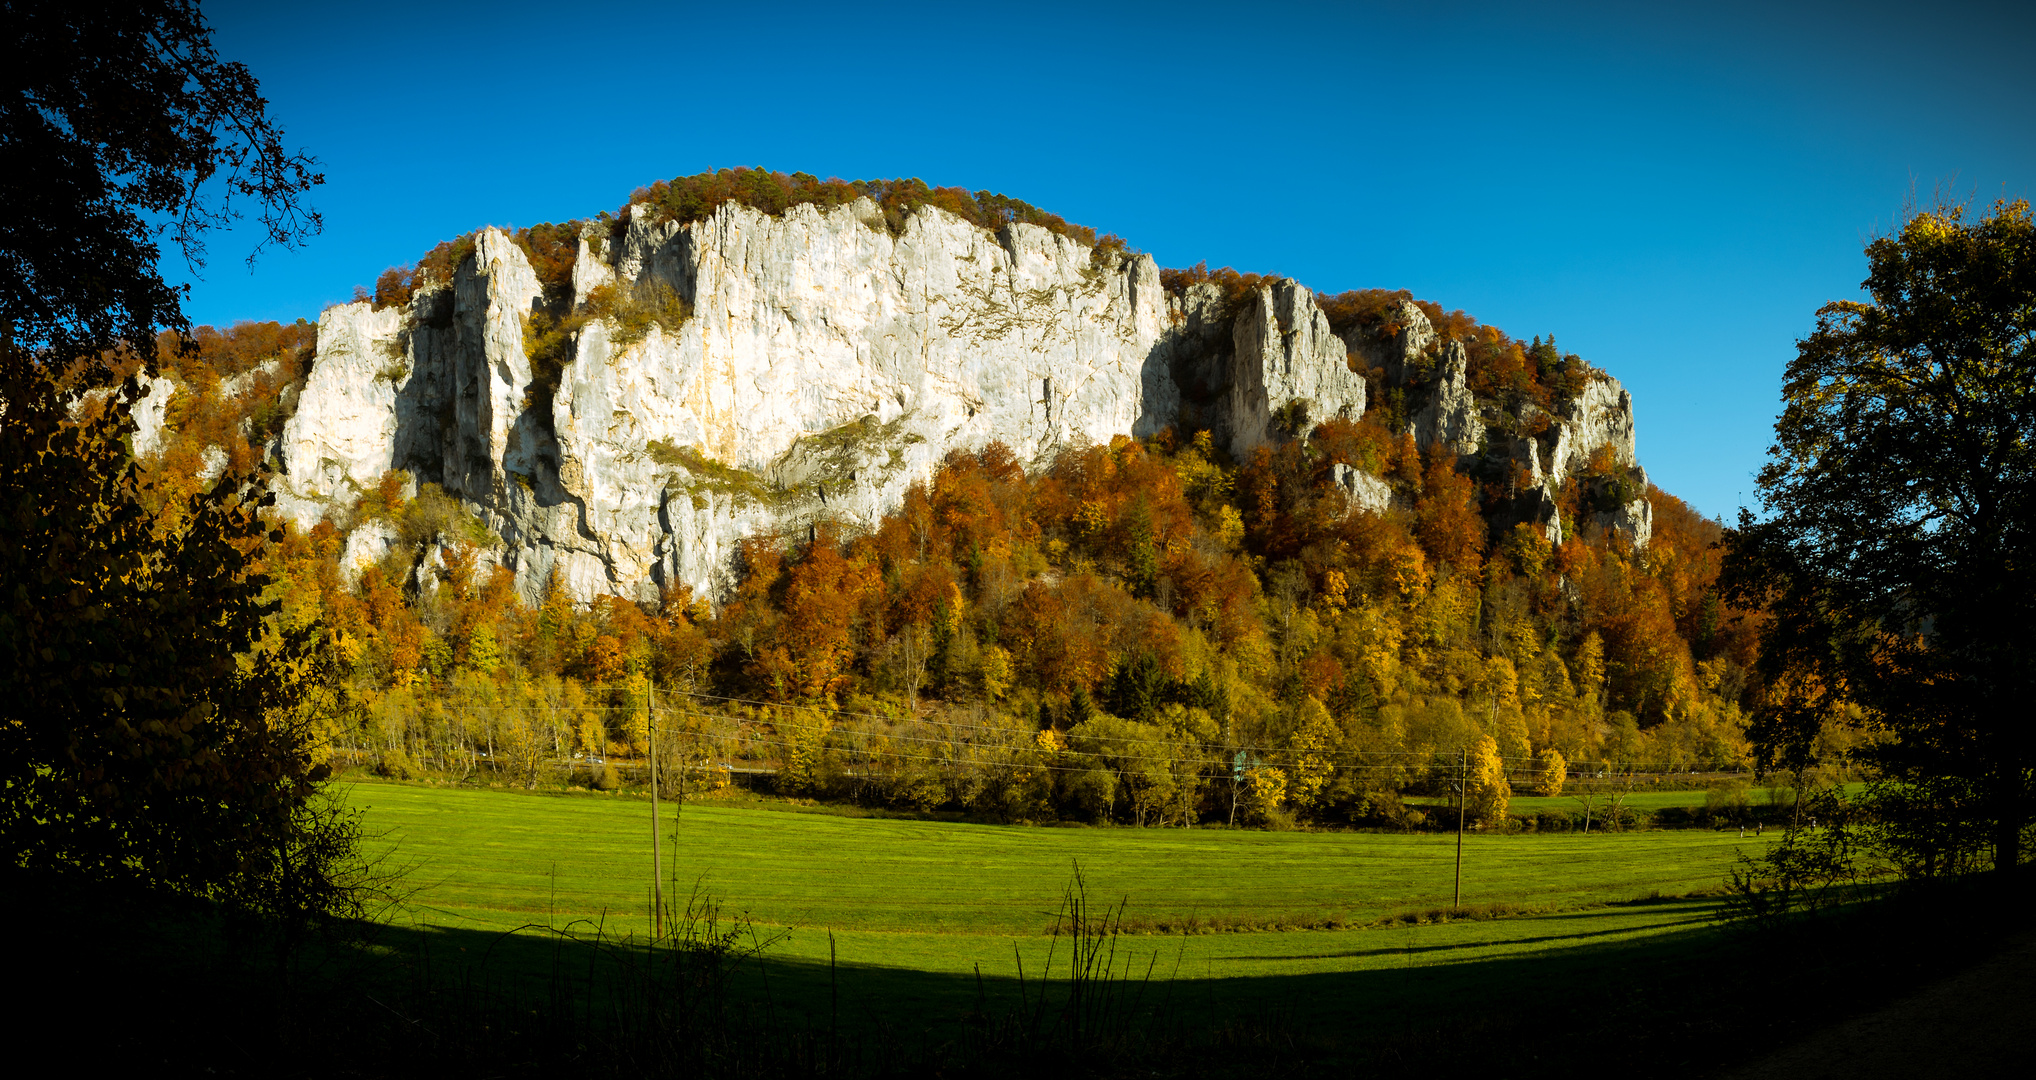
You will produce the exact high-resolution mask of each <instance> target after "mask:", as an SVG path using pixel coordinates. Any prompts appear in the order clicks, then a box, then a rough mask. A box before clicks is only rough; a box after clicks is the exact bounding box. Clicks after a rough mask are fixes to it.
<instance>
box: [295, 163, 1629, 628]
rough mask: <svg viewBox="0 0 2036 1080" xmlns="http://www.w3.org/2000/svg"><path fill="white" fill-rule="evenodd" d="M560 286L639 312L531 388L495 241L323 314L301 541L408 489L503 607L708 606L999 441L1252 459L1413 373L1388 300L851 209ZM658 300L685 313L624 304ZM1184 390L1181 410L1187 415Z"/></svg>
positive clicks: (505, 266) (520, 294) (1472, 430)
mask: <svg viewBox="0 0 2036 1080" xmlns="http://www.w3.org/2000/svg"><path fill="white" fill-rule="evenodd" d="M571 285H572V291H573V294H574V295H573V298H572V300H571V306H573V307H577V305H578V304H580V303H581V302H583V301H585V300H586V299H587V298H588V296H589V294H591V293H593V292H594V290H596V289H602V288H604V287H609V288H610V290H611V291H610V292H609V293H604V294H603V295H607V296H612V297H615V298H620V299H619V301H618V302H621V303H623V304H625V305H628V304H635V305H637V306H636V308H635V309H634V310H633V311H630V312H624V314H625V315H628V316H629V317H602V318H594V319H591V320H589V321H587V322H586V323H585V324H584V325H583V326H582V327H580V328H579V329H578V331H577V333H575V334H574V335H573V336H572V337H571V338H570V340H569V341H568V342H567V344H566V347H565V349H564V352H563V354H562V355H560V356H558V358H557V361H556V363H555V365H554V369H545V366H544V365H542V364H536V363H533V361H532V359H531V357H530V355H529V353H528V352H527V351H526V347H525V346H526V342H525V337H526V332H527V327H528V326H529V319H530V317H531V315H532V313H533V312H534V311H540V310H543V309H544V305H545V304H546V303H547V301H546V299H545V298H544V295H543V290H542V288H541V286H540V284H539V282H538V280H537V277H536V275H535V273H534V272H533V270H532V269H531V266H530V262H529V260H528V259H527V258H526V257H525V256H524V254H523V252H522V250H521V249H520V248H519V247H518V246H517V245H516V243H515V241H514V240H513V239H512V238H511V237H509V236H508V235H506V234H504V233H502V232H499V231H497V230H494V229H487V230H483V231H482V232H481V233H479V234H478V235H477V236H476V238H475V250H474V255H473V257H472V258H470V259H469V260H467V261H466V262H464V263H463V264H462V265H461V266H460V267H459V268H458V270H457V271H456V273H455V274H454V278H453V280H452V282H451V283H450V284H448V285H442V286H438V287H435V288H428V289H426V290H424V291H421V292H419V293H418V294H417V296H416V297H415V298H414V299H413V300H412V301H411V302H410V303H409V304H408V305H407V306H404V307H400V308H398V307H391V308H386V309H384V310H382V311H375V310H373V309H372V306H371V305H369V304H366V303H360V304H347V305H340V306H336V307H333V308H330V309H328V310H327V311H326V312H325V313H324V314H323V315H322V316H321V317H320V319H319V330H318V358H317V361H316V364H315V366H314V367H313V368H312V370H311V372H310V375H309V377H308V378H307V380H306V381H305V382H304V383H303V384H302V387H301V390H300V391H298V399H297V406H296V412H295V414H294V415H293V416H292V417H291V419H290V420H289V421H288V423H287V424H286V425H285V426H284V429H283V433H282V436H281V438H280V439H279V447H278V456H279V457H280V459H281V469H282V473H283V475H282V477H281V482H280V484H279V491H278V493H277V496H278V497H277V504H278V507H279V508H280V510H281V512H282V513H284V514H286V515H287V516H289V517H292V518H294V519H295V520H296V521H297V522H298V523H299V524H300V525H305V526H308V525H310V524H313V523H315V522H316V521H317V520H318V519H319V518H320V517H321V516H323V515H325V514H328V513H330V512H332V511H333V510H334V509H336V508H338V507H343V506H345V505H347V504H350V503H351V502H352V501H353V500H354V499H355V498H357V497H358V494H359V492H360V491H362V490H365V489H367V488H370V487H372V486H373V485H374V484H375V483H377V482H378V480H379V478H380V477H381V475H382V474H383V473H384V472H386V471H388V470H390V469H402V470H406V471H408V472H409V473H411V474H412V476H413V477H414V478H415V479H417V480H421V481H426V482H432V483H437V484H440V485H442V486H443V487H444V489H445V490H446V491H447V492H448V493H450V494H452V495H454V496H456V497H457V498H459V499H460V500H462V501H463V502H464V503H465V504H466V505H467V506H468V507H469V508H470V509H472V510H473V511H475V512H476V513H478V514H480V515H481V516H482V518H483V519H484V520H485V521H486V522H487V523H488V525H489V526H490V527H491V529H493V530H494V531H495V532H496V533H497V534H499V535H500V537H501V538H502V547H501V548H500V550H499V551H498V552H497V553H496V555H495V557H496V558H499V559H500V561H501V564H502V565H505V566H507V567H510V568H511V569H513V570H514V572H515V574H516V579H517V584H518V588H519V590H520V591H521V592H522V593H523V595H524V596H525V597H526V598H527V599H535V598H537V597H538V596H540V595H541V594H542V593H543V591H544V589H545V588H546V587H547V582H549V581H551V580H552V579H553V578H554V577H555V578H556V580H557V581H558V582H559V583H560V585H561V586H562V587H563V588H564V589H565V590H566V591H567V592H568V593H569V594H570V595H571V596H573V597H574V598H576V599H580V600H585V599H589V598H591V597H593V596H596V595H600V594H604V593H612V594H619V595H624V596H631V597H637V598H645V599H648V598H654V597H656V596H657V595H658V594H659V593H660V592H661V591H662V590H666V589H670V588H673V587H678V586H686V587H690V588H692V589H694V590H695V591H696V592H698V593H702V594H705V595H708V596H719V595H721V594H722V593H723V592H724V591H725V589H726V588H727V587H729V586H730V585H732V584H733V582H734V580H735V576H734V575H735V565H734V558H735V554H736V551H737V548H738V545H739V542H740V541H741V539H742V538H744V537H746V536H751V535H756V534H763V533H772V534H778V535H798V536H803V535H805V533H806V532H807V530H808V529H809V528H811V527H812V526H813V525H814V524H815V523H816V522H818V521H819V520H821V519H823V518H824V519H829V520H834V521H838V522H840V523H842V524H843V525H845V526H846V527H849V528H851V529H852V528H856V527H863V526H869V525H872V524H874V523H875V522H876V521H877V520H878V519H879V518H880V517H881V516H882V515H883V514H884V513H885V512H887V511H889V510H890V509H893V508H895V507H896V506H897V505H898V504H899V502H900V500H901V499H902V498H903V495H904V492H905V490H906V489H907V488H908V487H909V486H910V484H911V483H913V482H914V481H917V480H922V479H925V478H927V477H929V476H930V475H931V474H932V472H933V471H934V470H935V469H936V468H937V467H938V465H939V463H940V461H941V460H942V458H943V457H944V456H945V455H946V454H947V453H948V452H950V451H952V450H958V449H959V450H975V449H979V448H981V447H983V446H985V445H987V444H989V443H991V442H998V441H1001V442H1003V443H1005V444H1006V445H1008V446H1009V447H1010V448H1011V449H1012V450H1013V451H1014V452H1015V453H1016V454H1017V455H1018V457H1019V458H1020V460H1021V461H1023V462H1025V463H1026V464H1027V465H1028V466H1032V467H1038V466H1043V465H1044V464H1046V463H1048V462H1050V461H1051V459H1052V458H1053V456H1054V455H1055V454H1056V453H1057V452H1058V451H1059V450H1060V449H1062V448H1064V447H1068V446H1074V445H1084V444H1088V443H1091V442H1107V441H1108V440H1109V439H1110V438H1111V437H1112V436H1114V435H1120V434H1132V435H1141V436H1142V435H1147V434H1151V433H1153V432H1156V431H1158V430H1159V429H1161V428H1162V427H1165V426H1168V425H1171V424H1175V423H1189V422H1192V423H1197V424H1203V425H1211V426H1214V427H1215V428H1216V429H1217V432H1216V433H1217V436H1218V438H1219V440H1223V443H1224V445H1227V446H1230V447H1231V448H1232V449H1233V450H1234V451H1249V450H1251V449H1253V448H1255V447H1256V446H1258V445H1260V444H1262V443H1264V442H1265V441H1268V440H1270V439H1275V438H1281V437H1285V435H1284V434H1283V433H1281V432H1280V431H1278V430H1277V429H1276V427H1275V426H1274V425H1273V424H1272V418H1273V415H1274V413H1275V412H1277V411H1278V410H1280V409H1281V407H1282V406H1286V405H1288V404H1289V403H1290V402H1293V401H1296V400H1299V401H1303V402H1306V403H1307V410H1308V416H1309V418H1310V419H1311V420H1312V421H1317V422H1319V421H1320V420H1323V419H1326V418H1328V417H1330V416H1334V415H1337V414H1338V413H1343V414H1346V415H1350V416H1353V417H1355V416H1358V415H1361V414H1362V413H1363V411H1364V409H1365V406H1366V384H1365V380H1364V378H1363V377H1362V376H1361V375H1359V374H1357V373H1355V372H1353V371H1352V370H1351V369H1350V365H1349V363H1348V360H1347V357H1348V355H1349V353H1351V352H1352V351H1355V350H1358V349H1359V348H1360V347H1362V348H1363V349H1364V350H1366V352H1365V353H1364V355H1365V357H1366V358H1367V359H1369V360H1371V362H1372V363H1373V364H1374V365H1378V364H1384V365H1385V366H1387V367H1388V368H1389V370H1401V371H1411V370H1413V369H1414V368H1415V367H1417V366H1419V364H1420V363H1427V362H1428V361H1427V359H1426V358H1428V357H1429V356H1431V355H1432V353H1433V352H1434V350H1435V348H1436V345H1437V342H1436V335H1435V333H1434V330H1433V328H1432V327H1431V326H1430V325H1429V324H1428V322H1427V320H1426V319H1425V318H1424V317H1422V315H1421V313H1420V310H1419V309H1418V308H1415V307H1413V306H1412V305H1407V306H1406V308H1405V310H1403V311H1402V312H1400V313H1399V316H1398V317H1397V321H1398V322H1399V323H1400V330H1399V333H1398V334H1397V335H1396V337H1395V338H1394V340H1392V341H1390V342H1386V343H1383V344H1381V343H1376V342H1364V341H1353V340H1346V339H1340V338H1339V337H1338V336H1337V335H1335V334H1334V333H1332V332H1331V330H1330V327H1329V323H1328V320H1327V318H1326V317H1325V316H1324V315H1323V314H1322V312H1321V310H1320V308H1319V306H1318V305H1317V304H1316V303H1315V299H1314V296H1313V294H1312V293H1310V292H1309V291H1308V290H1307V289H1306V288H1303V287H1301V286H1300V285H1298V284H1296V283H1294V282H1291V281H1284V280H1281V281H1275V282H1273V283H1271V284H1269V285H1267V286H1265V287H1262V288H1261V289H1259V290H1258V291H1257V293H1256V294H1255V295H1253V296H1251V297H1249V298H1247V299H1246V301H1245V302H1244V304H1243V305H1242V310H1240V311H1238V312H1236V313H1235V314H1234V315H1233V314H1230V313H1229V312H1228V311H1226V309H1225V306H1224V304H1223V302H1222V299H1221V293H1220V291H1219V290H1217V289H1215V288H1213V287H1211V286H1208V285H1202V286H1197V287H1194V288H1191V289H1189V290H1188V291H1187V292H1186V293H1185V294H1184V295H1181V296H1178V297H1170V296H1169V295H1168V294H1167V293H1166V291H1165V290H1164V289H1163V288H1162V287H1161V285H1160V280H1159V272H1158V268H1157V267H1156V266H1155V265H1154V263H1153V261H1152V260H1151V258H1149V257H1147V256H1143V255H1140V256H1132V257H1122V256H1115V255H1104V256H1100V257H1099V256H1097V255H1095V254H1093V253H1092V251H1091V249H1089V248H1088V247H1086V246H1084V245H1082V244H1079V243H1076V242H1074V241H1071V240H1068V239H1066V238H1064V237H1061V236H1058V235H1056V234H1054V233H1052V232H1049V231H1047V230H1045V229H1042V228H1037V227H1034V226H1030V225H1023V224H1014V225H1010V226H1006V227H1005V228H1002V229H1000V230H997V231H995V232H992V231H990V230H986V229H982V228H978V227H976V226H974V225H971V224H969V223H967V222H965V221H963V220H961V219H959V218H957V217H954V216H952V215H949V214H947V213H945V212H943V211H940V210H936V209H932V208H922V209H920V210H918V211H916V212H914V213H913V214H912V215H911V216H909V217H908V218H907V219H906V220H905V223H904V226H903V228H902V230H901V231H900V232H898V233H895V234H894V233H892V232H891V231H890V229H889V227H888V226H887V225H886V224H885V222H884V220H883V217H882V215H881V213H880V212H879V211H878V208H877V207H876V206H875V204H873V203H871V202H869V201H868V200H861V201H858V202H856V203H854V204H851V205H847V206H841V207H836V208H833V209H830V210H821V209H818V208H816V207H813V206H797V207H793V208H791V209H789V210H787V211H786V212H784V213H783V214H782V215H778V216H771V215H767V214H763V213H761V212H758V211H755V210H751V209H747V208H744V207H741V206H738V205H736V204H734V203H729V204H726V205H724V206H722V207H721V208H720V209H719V210H717V211H715V212H714V213H713V214H712V215H711V216H709V217H708V218H706V219H705V220H702V221H698V222H693V223H690V224H686V225H674V224H672V223H670V222H665V221H654V220H648V219H647V218H645V217H642V216H639V217H637V218H635V219H634V220H631V221H630V222H629V223H628V225H627V226H626V228H619V229H617V231H616V232H615V233H614V234H612V235H611V233H610V232H609V231H608V228H607V226H606V224H605V223H594V224H590V225H589V226H588V227H587V230H586V231H585V233H584V234H583V240H582V243H581V246H580V250H579V255H578V259H577V262H576V263H575V264H574V266H573V269H572V282H571ZM659 294H662V295H665V296H668V297H672V298H676V300H677V301H679V302H682V303H683V307H681V306H680V305H679V304H672V305H667V306H663V307H656V306H655V305H652V306H650V307H646V306H644V305H646V304H647V303H650V302H651V301H653V300H655V299H656V297H657V296H658V295H659ZM653 308H655V310H653ZM1439 373H1440V375H1441V379H1440V383H1439V387H1438V391H1437V392H1436V393H1435V394H1434V395H1432V398H1431V399H1430V400H1429V402H1428V405H1427V407H1426V408H1425V409H1424V410H1423V411H1421V413H1420V414H1419V415H1418V416H1417V417H1416V418H1415V419H1414V427H1415V428H1416V430H1417V433H1418V434H1420V436H1421V438H1422V439H1423V441H1424V442H1433V441H1437V440H1439V441H1441V442H1443V443H1444V444H1446V445H1449V446H1451V447H1452V448H1455V449H1457V450H1458V452H1459V453H1463V454H1469V453H1473V452H1475V451H1476V450H1477V449H1478V446H1479V444H1480V440H1481V438H1482V436H1483V431H1484V429H1483V425H1482V422H1481V420H1480V419H1479V412H1478V409H1479V405H1478V402H1477V401H1476V400H1475V399H1473V398H1472V397H1471V395H1470V393H1469V390H1468V388H1467V386H1466V384H1465V357H1464V354H1463V349H1462V346H1461V345H1460V344H1451V345H1446V346H1443V357H1442V364H1441V368H1440V372H1439ZM1177 378H1178V379H1180V380H1181V381H1180V382H1178V383H1177V381H1176V380H1177ZM1183 386H1192V388H1193V392H1194V394H1195V395H1198V396H1197V397H1196V398H1195V400H1196V401H1198V402H1202V403H1203V404H1202V405H1197V406H1196V407H1195V408H1194V409H1193V410H1188V411H1184V407H1183V400H1184V399H1183V389H1182V387H1183ZM1614 387H1615V389H1616V384H1614ZM1601 396H1602V395H1601ZM1622 401H1623V402H1624V407H1625V409H1626V412H1625V413H1624V414H1623V415H1624V417H1625V418H1626V419H1625V423H1626V424H1627V427H1626V429H1624V430H1626V431H1628V432H1629V434H1628V435H1627V444H1628V445H1629V446H1630V416H1631V409H1630V398H1619V397H1617V396H1616V394H1615V396H1614V397H1613V398H1610V399H1606V400H1604V401H1599V400H1598V399H1597V398H1592V399H1591V401H1590V402H1589V403H1580V404H1579V406H1578V409H1576V410H1572V412H1574V413H1575V416H1574V419H1569V418H1565V420H1564V421H1563V424H1564V427H1563V431H1564V432H1569V429H1570V428H1575V429H1576V431H1575V432H1574V433H1572V434H1570V435H1569V438H1570V442H1569V443H1568V444H1567V445H1568V446H1569V447H1570V448H1571V449H1569V450H1567V451H1559V452H1566V453H1568V454H1569V455H1570V456H1574V455H1575V453H1576V452H1577V451H1576V450H1575V449H1574V448H1575V447H1581V446H1584V445H1585V444H1586V443H1589V442H1590V440H1591V439H1598V440H1601V441H1602V440H1606V439H1616V438H1617V437H1618V435H1619V431H1620V430H1621V429H1620V428H1619V427H1618V425H1619V422H1620V415H1621V414H1619V413H1618V408H1619V407H1620V403H1621V402H1622ZM1578 410H1581V411H1578ZM1591 445H1592V446H1593V447H1595V445H1598V443H1592V444H1591ZM1587 459H1588V455H1587V454H1586V456H1585V457H1584V458H1580V459H1578V460H1579V461H1582V460H1587ZM1548 471H1549V472H1550V473H1551V474H1553V475H1554V476H1563V475H1567V474H1566V473H1564V472H1563V470H1562V469H1561V468H1559V467H1553V466H1552V467H1551V468H1550V469H1549V470H1548ZM1339 483H1340V484H1342V486H1343V487H1344V489H1345V491H1346V494H1347V495H1348V497H1349V498H1350V499H1351V501H1352V504H1353V506H1355V507H1360V508H1363V509H1366V510H1369V511H1371V512H1381V511H1383V510H1384V509H1386V507H1387V506H1388V505H1389V504H1390V498H1391V493H1390V489H1388V488H1387V487H1386V486H1385V485H1384V483H1383V482H1382V481H1379V480H1377V479H1376V478H1373V477H1369V476H1359V475H1357V474H1355V473H1353V474H1352V475H1351V477H1349V478H1347V480H1341V479H1340V480H1339ZM377 542H383V541H377ZM372 547H373V545H372V544H370V545H369V548H372ZM364 550H365V549H364ZM364 557H365V556H364Z"/></svg>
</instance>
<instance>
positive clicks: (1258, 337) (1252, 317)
mask: <svg viewBox="0 0 2036 1080" xmlns="http://www.w3.org/2000/svg"><path fill="white" fill-rule="evenodd" d="M1232 334H1233V342H1234V345H1233V347H1234V348H1235V350H1236V351H1235V352H1234V353H1233V354H1232V361H1231V365H1230V378H1229V383H1230V393H1229V403H1228V404H1229V408H1228V409H1227V410H1226V412H1227V415H1228V417H1229V420H1230V453H1231V456H1233V457H1236V458H1238V459H1239V460H1243V459H1245V458H1247V457H1249V456H1250V454H1251V452H1252V451H1253V450H1255V449H1257V448H1258V447H1260V446H1262V445H1264V444H1265V443H1267V442H1269V441H1271V440H1272V439H1274V438H1293V437H1294V436H1295V435H1297V434H1306V432H1307V428H1308V426H1309V425H1310V424H1313V423H1317V422H1320V421H1323V420H1327V419H1329V418H1330V417H1332V416H1348V417H1351V418H1352V419H1355V418H1357V417H1359V416H1362V415H1364V393H1365V382H1364V376H1362V375H1359V374H1357V373H1356V372H1355V371H1352V370H1351V369H1350V366H1349V360H1348V356H1349V353H1350V347H1349V346H1348V345H1347V344H1345V343H1344V342H1343V340H1342V339H1340V338H1338V337H1337V336H1336V335H1335V334H1334V333H1333V332H1331V331H1330V329H1329V317H1328V316H1327V315H1324V314H1323V313H1322V308H1321V307H1320V306H1319V305H1317V304H1316V303H1315V294H1314V293H1311V292H1309V291H1308V290H1307V288H1306V287H1304V286H1302V285H1299V284H1297V283H1295V282H1293V281H1288V280H1284V279H1282V280H1280V281H1278V282H1276V283H1274V284H1273V285H1271V286H1260V287H1259V288H1258V289H1257V290H1256V291H1255V292H1253V293H1252V295H1251V299H1250V300H1248V301H1247V302H1246V303H1245V305H1244V311H1243V312H1242V313H1241V314H1240V315H1238V317H1237V323H1236V326H1235V328H1234V330H1233V331H1232ZM1275 426H1282V427H1284V428H1285V429H1286V430H1283V431H1274V430H1271V429H1272V428H1274V427H1275Z"/></svg>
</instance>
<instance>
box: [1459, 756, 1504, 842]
mask: <svg viewBox="0 0 2036 1080" xmlns="http://www.w3.org/2000/svg"><path fill="white" fill-rule="evenodd" d="M1512 798H1513V787H1512V785H1511V784H1509V783H1507V782H1506V765H1505V762H1504V761H1502V760H1500V758H1499V744H1498V741H1497V740H1495V739H1493V738H1492V737H1491V736H1490V735H1484V736H1481V737H1479V739H1478V741H1477V742H1475V743H1473V744H1472V745H1471V748H1470V770H1469V776H1468V777H1467V778H1466V780H1465V783H1464V799H1465V802H1464V814H1465V816H1467V817H1468V818H1470V820H1472V821H1475V822H1477V823H1478V824H1479V825H1483V826H1486V827H1490V826H1494V825H1499V824H1503V823H1504V822H1505V820H1506V806H1507V804H1508V803H1510V802H1511V801H1512Z"/></svg>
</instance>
